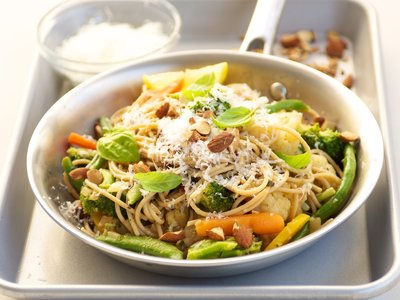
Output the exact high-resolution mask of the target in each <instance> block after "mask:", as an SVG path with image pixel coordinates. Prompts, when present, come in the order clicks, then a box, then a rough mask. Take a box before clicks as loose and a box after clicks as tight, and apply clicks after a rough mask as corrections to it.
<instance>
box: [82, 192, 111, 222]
mask: <svg viewBox="0 0 400 300" xmlns="http://www.w3.org/2000/svg"><path fill="white" fill-rule="evenodd" d="M79 199H80V200H81V204H82V209H83V212H84V213H85V214H88V215H91V214H93V213H96V212H101V213H102V214H104V215H107V216H111V217H114V216H115V204H114V202H113V201H111V200H110V199H108V198H107V197H104V196H103V195H97V194H96V193H93V190H92V189H90V188H89V187H87V186H83V187H82V189H81V192H80V194H79Z"/></svg>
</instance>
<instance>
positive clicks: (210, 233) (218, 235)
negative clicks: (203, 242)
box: [206, 227, 225, 241]
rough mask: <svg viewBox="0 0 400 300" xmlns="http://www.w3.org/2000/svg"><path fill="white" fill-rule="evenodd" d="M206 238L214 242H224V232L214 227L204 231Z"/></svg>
mask: <svg viewBox="0 0 400 300" xmlns="http://www.w3.org/2000/svg"><path fill="white" fill-rule="evenodd" d="M206 234H207V237H209V238H210V239H212V240H215V241H223V240H225V234H224V230H223V229H222V228H221V227H215V228H212V229H210V230H207V231H206Z"/></svg>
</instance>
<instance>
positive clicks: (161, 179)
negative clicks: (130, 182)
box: [133, 172, 182, 193]
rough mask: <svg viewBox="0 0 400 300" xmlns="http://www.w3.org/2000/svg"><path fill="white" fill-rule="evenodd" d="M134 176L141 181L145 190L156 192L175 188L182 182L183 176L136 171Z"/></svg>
mask: <svg viewBox="0 0 400 300" xmlns="http://www.w3.org/2000/svg"><path fill="white" fill-rule="evenodd" d="M133 178H134V179H136V180H138V181H139V182H140V184H141V185H142V187H143V189H144V190H146V191H149V192H155V193H159V192H167V191H170V190H173V189H174V188H176V187H177V186H179V185H180V184H181V183H182V177H181V176H179V175H176V174H174V173H162V172H147V173H136V174H135V175H133Z"/></svg>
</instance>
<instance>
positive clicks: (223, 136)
mask: <svg viewBox="0 0 400 300" xmlns="http://www.w3.org/2000/svg"><path fill="white" fill-rule="evenodd" d="M234 138H235V136H234V135H233V134H232V133H229V132H227V131H223V132H221V133H220V134H218V135H217V136H216V137H214V138H213V139H212V140H211V141H210V142H209V143H208V145H207V147H208V149H209V150H210V151H211V152H214V153H218V152H222V151H224V150H225V149H226V148H228V147H229V145H230V144H232V142H233V140H234Z"/></svg>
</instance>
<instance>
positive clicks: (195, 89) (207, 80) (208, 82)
mask: <svg viewBox="0 0 400 300" xmlns="http://www.w3.org/2000/svg"><path fill="white" fill-rule="evenodd" d="M215 80H216V78H215V74H214V73H213V72H211V73H209V74H205V75H204V76H202V77H200V78H199V79H197V80H196V81H195V82H194V83H192V84H191V85H189V86H188V87H187V88H186V89H185V90H183V91H182V95H183V97H184V98H185V99H187V100H193V99H194V98H196V97H204V96H206V95H207V94H208V92H209V91H210V90H211V89H212V88H213V86H214V85H215Z"/></svg>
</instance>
